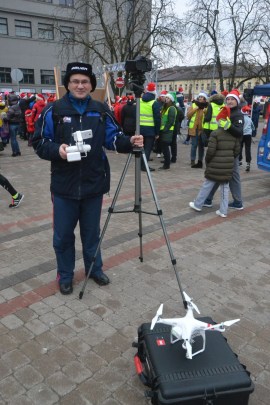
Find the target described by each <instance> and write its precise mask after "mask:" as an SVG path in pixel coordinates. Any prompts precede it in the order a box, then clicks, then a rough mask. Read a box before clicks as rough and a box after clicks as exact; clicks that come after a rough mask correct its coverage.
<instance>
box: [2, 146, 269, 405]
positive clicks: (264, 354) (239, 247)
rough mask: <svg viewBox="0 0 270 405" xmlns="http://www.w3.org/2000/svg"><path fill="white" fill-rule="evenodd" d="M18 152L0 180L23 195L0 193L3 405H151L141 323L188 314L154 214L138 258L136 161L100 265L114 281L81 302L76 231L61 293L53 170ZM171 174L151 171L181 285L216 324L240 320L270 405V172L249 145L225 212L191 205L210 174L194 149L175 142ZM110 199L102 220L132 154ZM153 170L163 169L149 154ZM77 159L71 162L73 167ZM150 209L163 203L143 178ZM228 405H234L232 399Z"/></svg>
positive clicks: (259, 391)
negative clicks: (140, 364)
mask: <svg viewBox="0 0 270 405" xmlns="http://www.w3.org/2000/svg"><path fill="white" fill-rule="evenodd" d="M20 144H21V148H22V156H21V157H16V158H12V157H11V156H10V155H11V152H10V147H8V148H6V150H5V151H4V152H1V155H0V163H1V173H3V174H4V175H5V176H7V177H8V178H9V179H10V181H11V182H12V184H14V186H15V187H17V188H18V190H19V191H20V192H23V193H24V194H25V199H24V201H23V203H22V204H21V206H20V207H19V208H18V209H9V208H8V204H9V202H10V196H9V195H8V193H6V192H5V191H4V190H3V189H2V190H0V192H1V194H0V212H1V218H0V231H1V232H0V257H1V260H0V335H1V337H0V354H1V359H0V405H2V404H8V405H16V404H19V405H33V404H38V405H40V404H42V405H51V404H61V405H73V404H76V405H116V404H118V405H133V404H134V405H135V404H136V405H137V404H142V405H143V404H148V403H149V401H148V400H147V399H146V398H145V397H144V391H145V387H144V386H143V385H142V383H141V382H140V380H139V378H138V376H137V375H136V372H135V368H134V364H133V356H134V354H135V349H134V348H132V342H133V341H134V340H135V339H136V337H137V328H138V327H139V326H140V325H141V323H143V322H149V321H151V319H152V318H153V316H154V315H155V313H156V310H157V308H158V306H159V305H160V303H162V302H163V303H164V316H169V317H174V316H176V315H177V316H183V315H184V313H185V311H184V308H183V303H182V299H181V295H180V292H179V288H178V284H177V281H176V277H175V274H174V270H173V267H172V265H171V257H170V254H169V251H168V248H167V245H166V243H165V240H164V235H163V232H162V227H161V224H160V221H159V218H158V216H157V215H148V214H143V215H142V223H143V238H142V239H143V261H142V262H141V261H140V260H139V256H140V250H139V237H138V231H139V218H138V214H136V213H134V212H132V210H133V208H134V202H135V191H134V190H135V187H134V182H135V181H134V180H135V175H134V174H135V170H134V160H135V159H133V158H132V160H131V163H130V166H129V168H128V171H127V173H126V176H125V178H124V182H123V186H122V189H121V192H120V194H119V197H118V199H117V201H116V207H115V208H116V209H117V210H120V211H121V210H123V211H124V210H128V211H131V212H127V213H121V214H120V213H119V214H112V215H111V218H110V221H109V225H108V228H107V230H106V233H105V237H104V240H103V243H102V252H103V259H104V269H105V270H106V271H107V274H108V276H109V277H110V279H111V284H110V285H109V286H106V287H98V286H97V285H96V284H94V283H93V282H92V281H91V280H90V281H88V283H87V286H86V290H85V293H84V296H83V298H82V299H81V300H80V299H79V292H80V291H81V288H82V283H83V262H82V252H81V246H80V239H79V233H78V230H77V231H76V236H77V238H76V252H77V256H76V258H77V260H76V283H75V288H74V293H73V294H72V295H71V296H62V295H61V294H60V293H59V291H58V288H57V285H56V281H55V276H56V262H55V258H54V252H53V248H52V206H51V202H50V192H49V181H50V179H49V174H50V165H49V163H48V162H46V161H42V160H40V159H39V158H38V157H37V156H36V155H35V154H34V152H33V150H32V149H31V148H29V147H28V146H27V145H26V142H24V141H20ZM178 149H179V152H178V159H177V163H176V164H172V165H171V170H168V171H165V172H162V171H161V172H160V171H155V172H152V173H151V177H152V180H153V184H154V187H155V191H156V194H157V198H158V200H157V201H158V204H159V205H160V207H161V209H162V212H163V216H162V218H163V220H164V223H165V226H166V231H167V233H168V235H169V239H170V245H171V248H172V252H173V255H174V257H175V258H176V260H177V270H178V272H179V276H180V280H181V284H182V286H183V289H184V290H185V291H186V292H187V293H188V294H189V295H190V296H192V297H193V298H194V301H195V302H196V304H197V305H198V307H199V309H200V311H201V315H202V316H211V317H212V318H213V319H214V320H215V321H216V322H221V321H223V320H226V319H232V318H236V317H237V318H238V317H239V318H241V321H240V322H239V323H238V324H236V325H234V326H233V327H231V328H230V330H227V331H226V333H225V335H226V337H227V338H228V342H229V344H230V346H231V347H232V349H233V350H234V351H235V353H237V355H238V356H239V359H240V361H241V362H242V363H243V364H245V365H246V366H247V368H248V370H249V371H250V372H251V376H252V380H253V381H254V384H255V391H254V393H253V394H252V395H251V396H250V400H249V404H250V405H268V404H269V397H270V366H269V364H270V325H269V320H270V315H269V313H270V311H269V309H270V304H269V291H270V246H269V239H270V230H269V228H270V222H269V209H270V198H269V191H270V174H268V173H265V172H262V171H260V170H258V169H257V167H256V149H257V143H254V144H253V145H252V155H253V161H252V164H251V171H250V173H246V172H245V171H244V167H242V168H241V178H242V187H243V196H244V205H245V209H244V210H243V211H237V212H234V211H233V210H230V212H229V215H228V217H227V218H226V219H222V218H220V217H217V216H216V214H215V211H216V209H217V208H218V201H219V196H218V195H217V196H216V199H215V204H214V206H213V208H211V209H209V208H205V209H203V211H202V212H201V213H196V212H193V211H191V210H190V208H189V206H188V203H189V201H192V200H193V199H194V198H195V196H196V193H197V192H198V190H199V187H200V185H201V184H202V181H203V170H201V169H191V168H190V166H189V160H190V159H189V153H190V146H188V145H183V144H182V143H181V142H179V143H178ZM108 156H109V160H110V163H111V168H112V187H111V194H110V196H105V198H104V204H103V215H102V221H103V222H102V224H104V222H105V219H106V218H107V213H108V208H109V207H110V205H111V204H112V199H113V196H114V193H115V190H116V187H117V185H118V183H119V179H120V177H121V174H122V171H123V168H124V166H125V162H126V159H127V156H125V155H121V154H116V153H112V152H109V153H108ZM153 158H154V160H153V161H152V162H150V166H151V167H154V168H156V169H157V168H158V167H159V166H161V164H160V159H158V158H157V157H156V155H155V154H154V155H153ZM71 164H72V163H71ZM141 186H142V208H143V210H144V211H146V212H151V213H154V214H156V213H157V207H156V205H155V201H154V198H153V194H152V192H151V188H150V185H149V182H148V179H147V176H146V174H145V173H142V178H141ZM228 405H230V404H228Z"/></svg>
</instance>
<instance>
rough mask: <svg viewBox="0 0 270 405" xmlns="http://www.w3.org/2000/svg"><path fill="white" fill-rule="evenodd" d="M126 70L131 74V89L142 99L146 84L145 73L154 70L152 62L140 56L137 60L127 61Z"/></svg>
mask: <svg viewBox="0 0 270 405" xmlns="http://www.w3.org/2000/svg"><path fill="white" fill-rule="evenodd" d="M125 70H126V72H127V73H128V74H129V88H130V90H132V91H134V93H135V95H136V96H138V97H140V95H141V93H142V92H143V84H144V82H145V72H150V71H151V70H152V61H151V60H150V59H147V58H146V57H145V56H138V57H137V58H136V59H135V60H127V61H126V63H125Z"/></svg>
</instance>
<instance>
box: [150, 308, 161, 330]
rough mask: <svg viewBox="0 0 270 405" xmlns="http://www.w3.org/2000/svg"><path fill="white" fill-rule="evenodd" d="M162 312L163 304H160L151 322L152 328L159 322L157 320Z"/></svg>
mask: <svg viewBox="0 0 270 405" xmlns="http://www.w3.org/2000/svg"><path fill="white" fill-rule="evenodd" d="M162 312H163V304H161V305H160V307H159V308H158V310H157V313H156V315H155V316H154V318H153V319H152V323H151V327H150V329H151V330H152V329H154V326H155V324H156V323H157V321H158V320H159V318H160V316H161V315H162Z"/></svg>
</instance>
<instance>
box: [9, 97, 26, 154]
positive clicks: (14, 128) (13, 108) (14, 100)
mask: <svg viewBox="0 0 270 405" xmlns="http://www.w3.org/2000/svg"><path fill="white" fill-rule="evenodd" d="M8 105H9V108H8V111H7V118H6V119H7V121H8V123H9V134H10V143H11V148H12V155H11V156H12V157H16V156H21V151H20V147H19V144H18V141H17V135H18V131H19V126H20V123H21V120H22V118H21V116H22V111H21V108H20V106H19V97H17V96H16V94H9V95H8Z"/></svg>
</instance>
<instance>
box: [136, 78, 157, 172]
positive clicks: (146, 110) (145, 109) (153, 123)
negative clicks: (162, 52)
mask: <svg viewBox="0 0 270 405" xmlns="http://www.w3.org/2000/svg"><path fill="white" fill-rule="evenodd" d="M156 96H157V93H156V85H155V83H153V82H150V83H148V84H147V86H146V88H145V93H144V94H143V95H142V98H141V99H140V101H139V103H140V104H139V105H140V134H141V135H142V136H143V139H144V141H143V142H144V153H145V157H146V159H147V161H149V160H150V154H151V151H152V149H153V145H154V142H155V139H156V137H157V136H158V135H159V130H160V123H161V117H160V107H159V103H158V102H157V101H156ZM149 170H150V171H151V172H152V171H154V170H155V169H154V168H152V167H149ZM142 171H143V172H145V171H146V168H145V167H144V163H143V161H142Z"/></svg>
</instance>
